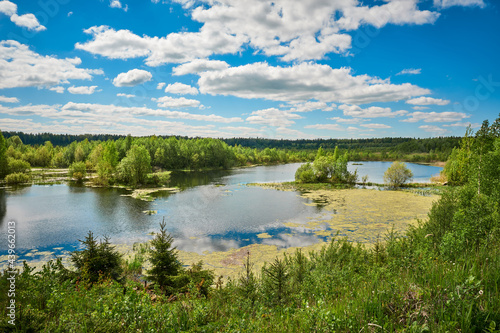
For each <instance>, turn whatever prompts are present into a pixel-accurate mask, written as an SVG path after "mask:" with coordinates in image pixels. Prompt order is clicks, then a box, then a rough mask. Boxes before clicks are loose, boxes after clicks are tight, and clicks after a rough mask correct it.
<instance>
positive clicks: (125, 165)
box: [117, 145, 151, 185]
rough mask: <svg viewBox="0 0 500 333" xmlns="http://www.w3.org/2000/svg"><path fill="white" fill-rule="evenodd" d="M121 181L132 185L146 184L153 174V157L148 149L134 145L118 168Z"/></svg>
mask: <svg viewBox="0 0 500 333" xmlns="http://www.w3.org/2000/svg"><path fill="white" fill-rule="evenodd" d="M117 171H118V175H119V178H120V180H121V181H123V182H125V183H128V184H132V185H138V184H144V183H145V182H146V176H147V174H148V173H150V172H151V156H150V155H149V152H148V151H147V149H146V148H144V147H142V146H137V145H133V146H132V148H130V150H129V151H128V152H127V155H126V156H125V157H124V158H123V159H122V160H121V162H120V163H119V164H118V167H117Z"/></svg>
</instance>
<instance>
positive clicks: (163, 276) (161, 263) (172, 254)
mask: <svg viewBox="0 0 500 333" xmlns="http://www.w3.org/2000/svg"><path fill="white" fill-rule="evenodd" d="M173 241H174V239H173V237H172V236H171V235H170V234H169V233H167V229H166V223H165V220H163V221H162V222H161V223H160V232H159V233H157V234H156V235H155V237H154V238H153V239H152V240H151V242H150V250H149V261H150V263H151V269H150V270H148V272H147V273H148V279H149V280H151V281H153V282H154V283H155V284H156V285H158V286H159V287H160V288H162V289H163V290H165V291H166V292H170V291H171V290H172V288H174V287H176V285H177V283H176V282H178V281H176V279H175V276H177V275H178V274H179V272H180V271H181V268H182V265H181V263H180V261H179V259H178V257H177V250H176V248H175V247H172V243H173Z"/></svg>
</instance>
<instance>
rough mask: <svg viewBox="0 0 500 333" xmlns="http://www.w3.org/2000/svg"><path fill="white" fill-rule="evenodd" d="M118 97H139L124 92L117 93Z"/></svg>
mask: <svg viewBox="0 0 500 333" xmlns="http://www.w3.org/2000/svg"><path fill="white" fill-rule="evenodd" d="M116 96H117V97H125V98H135V97H137V96H136V95H132V94H124V93H118V94H116Z"/></svg>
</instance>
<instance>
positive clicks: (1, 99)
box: [0, 96, 19, 103]
mask: <svg viewBox="0 0 500 333" xmlns="http://www.w3.org/2000/svg"><path fill="white" fill-rule="evenodd" d="M0 102H1V103H18V102H19V99H17V97H6V96H0Z"/></svg>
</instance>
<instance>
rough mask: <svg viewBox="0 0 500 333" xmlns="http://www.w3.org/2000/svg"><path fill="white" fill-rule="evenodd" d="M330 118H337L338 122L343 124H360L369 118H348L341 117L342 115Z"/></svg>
mask: <svg viewBox="0 0 500 333" xmlns="http://www.w3.org/2000/svg"><path fill="white" fill-rule="evenodd" d="M328 119H330V120H335V121H336V122H337V123H342V124H359V123H361V122H363V121H366V120H367V119H361V118H351V119H346V118H340V117H332V118H328Z"/></svg>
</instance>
